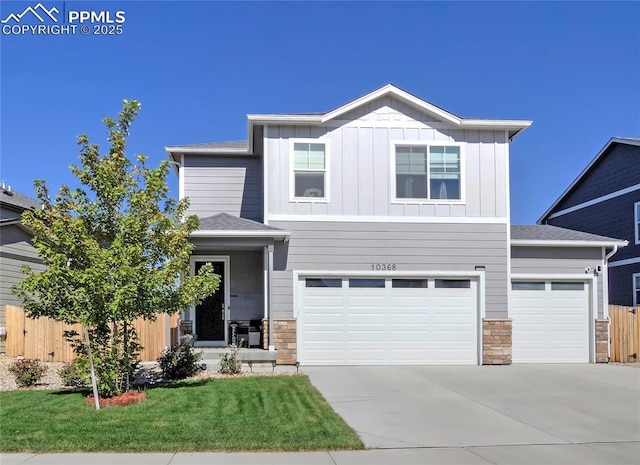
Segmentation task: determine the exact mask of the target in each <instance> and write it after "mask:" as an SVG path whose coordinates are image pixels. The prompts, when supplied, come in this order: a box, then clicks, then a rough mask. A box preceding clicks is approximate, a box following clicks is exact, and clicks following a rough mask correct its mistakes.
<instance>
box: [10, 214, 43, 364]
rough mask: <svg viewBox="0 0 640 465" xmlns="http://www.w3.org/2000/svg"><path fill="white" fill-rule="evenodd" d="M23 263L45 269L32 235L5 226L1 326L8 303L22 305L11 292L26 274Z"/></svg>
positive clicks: (33, 267) (34, 268)
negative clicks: (33, 244) (23, 270)
mask: <svg viewBox="0 0 640 465" xmlns="http://www.w3.org/2000/svg"><path fill="white" fill-rule="evenodd" d="M22 265H28V266H29V267H31V269H32V270H35V271H44V268H45V267H44V265H42V261H41V260H40V258H39V256H38V252H37V251H36V249H35V248H34V247H33V246H32V245H31V236H30V235H29V234H28V233H27V232H25V231H24V230H22V229H20V228H19V227H18V226H3V227H2V228H1V232H0V326H5V325H6V308H5V306H6V305H15V306H20V304H21V303H20V301H19V300H18V299H17V297H16V296H14V295H13V294H11V287H12V286H13V285H14V284H17V283H18V282H19V281H20V280H21V279H23V278H24V275H23V274H22V272H21V271H20V269H21V268H22ZM0 352H2V353H4V352H5V341H4V339H0Z"/></svg>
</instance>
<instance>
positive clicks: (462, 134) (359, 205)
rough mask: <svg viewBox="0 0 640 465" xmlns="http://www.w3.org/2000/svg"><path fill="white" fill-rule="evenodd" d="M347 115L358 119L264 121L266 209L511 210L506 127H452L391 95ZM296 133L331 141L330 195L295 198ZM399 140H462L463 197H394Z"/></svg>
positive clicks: (456, 213) (378, 212) (484, 213)
mask: <svg viewBox="0 0 640 465" xmlns="http://www.w3.org/2000/svg"><path fill="white" fill-rule="evenodd" d="M367 111H368V113H365V112H367ZM403 112H408V113H409V114H406V113H403ZM350 116H351V117H352V118H355V119H352V120H349V119H346V120H340V121H330V122H329V123H328V124H327V125H325V126H321V127H312V126H269V127H268V128H267V130H266V131H265V144H266V147H265V150H266V154H267V155H266V157H267V166H268V169H267V171H268V172H267V175H268V177H269V178H268V199H269V200H268V212H269V215H310V214H313V215H367V216H368V215H373V216H424V217H434V216H437V217H478V218H482V217H498V218H506V217H507V216H508V198H507V197H508V196H507V192H508V183H509V180H508V172H507V167H508V161H507V158H508V140H507V139H506V135H505V132H504V131H478V130H461V129H454V128H452V127H447V126H446V125H445V124H443V123H434V122H432V121H430V119H431V118H427V117H426V116H425V115H422V116H420V115H419V114H417V112H416V111H415V110H411V111H409V109H408V107H407V106H406V105H401V104H399V103H398V102H397V101H395V100H393V99H391V98H384V99H381V100H380V101H378V102H373V103H372V104H371V105H369V106H367V107H366V108H365V109H359V110H355V111H354V112H352V114H350ZM414 117H415V118H420V119H415V118H414ZM403 125H406V127H403ZM295 138H314V139H315V138H317V139H322V140H324V141H328V143H329V146H328V160H329V161H328V165H329V174H328V176H329V184H328V193H329V197H330V199H329V201H328V202H324V203H323V202H313V203H312V202H306V201H299V200H296V201H291V200H290V192H289V189H290V172H291V160H290V158H291V157H290V139H295ZM401 141H425V142H427V141H444V142H460V143H464V148H463V150H464V154H463V160H462V170H463V191H464V194H463V196H464V199H463V200H464V201H463V202H457V201H451V202H449V203H446V202H443V203H435V202H433V201H425V202H423V203H420V204H416V203H410V202H397V201H393V195H392V180H391V173H392V171H391V164H392V160H393V158H392V153H391V152H392V143H393V142H401Z"/></svg>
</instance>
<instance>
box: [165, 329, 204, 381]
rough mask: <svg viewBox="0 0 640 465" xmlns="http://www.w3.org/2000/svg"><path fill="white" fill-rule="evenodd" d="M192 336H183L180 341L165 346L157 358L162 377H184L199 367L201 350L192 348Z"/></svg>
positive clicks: (191, 374) (193, 372)
mask: <svg viewBox="0 0 640 465" xmlns="http://www.w3.org/2000/svg"><path fill="white" fill-rule="evenodd" d="M193 342H194V338H193V336H189V335H187V336H183V337H181V338H180V343H179V344H176V345H173V346H171V347H169V348H166V349H164V350H163V351H162V354H161V355H160V357H159V358H158V363H159V364H160V368H161V369H162V376H163V377H164V379H172V380H173V379H185V378H189V377H191V376H193V375H195V374H196V373H197V371H198V370H199V369H200V368H201V366H200V360H202V352H196V351H195V350H194V348H193Z"/></svg>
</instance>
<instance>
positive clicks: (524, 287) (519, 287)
mask: <svg viewBox="0 0 640 465" xmlns="http://www.w3.org/2000/svg"><path fill="white" fill-rule="evenodd" d="M511 289H513V290H514V291H544V282H518V283H511Z"/></svg>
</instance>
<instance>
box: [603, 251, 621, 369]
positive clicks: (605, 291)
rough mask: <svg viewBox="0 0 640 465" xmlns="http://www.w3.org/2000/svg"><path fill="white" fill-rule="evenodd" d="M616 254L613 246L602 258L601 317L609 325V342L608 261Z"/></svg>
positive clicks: (609, 350) (609, 345)
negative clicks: (602, 299) (602, 305)
mask: <svg viewBox="0 0 640 465" xmlns="http://www.w3.org/2000/svg"><path fill="white" fill-rule="evenodd" d="M617 252H618V245H617V244H615V245H614V246H613V249H612V250H611V252H609V253H608V254H606V255H605V256H604V273H602V293H603V294H604V301H605V302H606V303H607V305H605V306H604V308H603V309H602V310H603V316H604V319H605V320H607V321H608V322H609V323H608V325H607V333H609V336H608V337H609V341H610V340H611V335H610V332H609V331H610V329H611V320H610V319H609V259H610V258H611V257H613V256H614V255H615V254H616V253H617ZM607 360H611V343H609V344H607Z"/></svg>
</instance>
